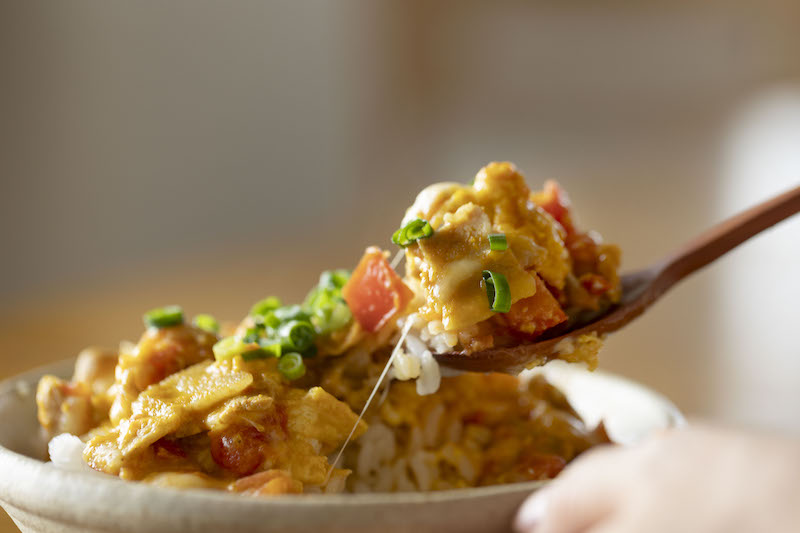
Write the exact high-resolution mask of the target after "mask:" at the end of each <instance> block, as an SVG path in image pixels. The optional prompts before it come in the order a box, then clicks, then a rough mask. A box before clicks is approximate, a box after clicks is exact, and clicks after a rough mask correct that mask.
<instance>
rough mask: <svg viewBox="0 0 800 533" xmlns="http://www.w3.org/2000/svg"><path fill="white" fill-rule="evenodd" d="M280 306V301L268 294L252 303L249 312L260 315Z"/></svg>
mask: <svg viewBox="0 0 800 533" xmlns="http://www.w3.org/2000/svg"><path fill="white" fill-rule="evenodd" d="M280 306H281V301H280V300H279V299H277V298H275V297H274V296H270V297H268V298H264V299H263V300H260V301H258V302H256V303H255V304H253V307H252V308H251V309H250V314H251V315H252V316H262V315H265V314H267V313H268V312H270V311H274V310H275V309H277V308H279V307H280Z"/></svg>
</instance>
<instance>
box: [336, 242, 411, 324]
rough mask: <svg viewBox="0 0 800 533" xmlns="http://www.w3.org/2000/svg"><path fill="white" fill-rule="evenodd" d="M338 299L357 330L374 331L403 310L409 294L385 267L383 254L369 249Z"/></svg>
mask: <svg viewBox="0 0 800 533" xmlns="http://www.w3.org/2000/svg"><path fill="white" fill-rule="evenodd" d="M342 296H343V297H344V299H345V301H346V302H347V305H348V306H349V307H350V311H352V313H353V316H354V317H355V319H356V320H357V321H358V323H359V324H361V327H363V328H364V329H365V330H367V331H371V332H374V331H378V330H379V329H380V328H381V327H383V325H384V324H386V322H388V321H389V319H391V318H392V317H393V316H394V315H395V314H397V313H398V312H399V311H402V310H403V309H405V307H406V305H408V302H409V301H411V298H412V296H413V293H412V292H411V289H409V288H408V287H406V284H405V283H403V280H401V279H400V277H399V276H398V275H397V274H396V273H395V271H394V270H393V269H392V267H391V266H390V265H389V262H388V261H387V260H386V256H385V255H384V253H383V252H381V251H380V250H379V249H378V248H375V247H371V248H367V251H366V252H365V253H364V257H362V258H361V261H360V262H359V263H358V266H357V267H356V269H355V270H354V271H353V274H352V275H351V276H350V280H349V281H348V282H347V284H345V286H344V287H343V288H342Z"/></svg>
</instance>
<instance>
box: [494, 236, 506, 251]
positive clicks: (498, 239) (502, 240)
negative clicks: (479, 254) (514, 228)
mask: <svg viewBox="0 0 800 533" xmlns="http://www.w3.org/2000/svg"><path fill="white" fill-rule="evenodd" d="M489 248H491V249H492V250H495V251H500V250H505V249H507V248H508V241H507V240H506V234H505V233H491V234H490V235H489Z"/></svg>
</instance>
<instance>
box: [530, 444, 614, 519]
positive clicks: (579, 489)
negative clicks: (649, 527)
mask: <svg viewBox="0 0 800 533" xmlns="http://www.w3.org/2000/svg"><path fill="white" fill-rule="evenodd" d="M626 453H627V451H626V450H623V449H622V448H617V447H610V446H608V447H602V448H599V449H595V450H592V451H591V452H588V453H586V454H584V455H582V456H581V457H580V458H578V459H577V460H575V461H574V462H573V463H571V464H570V465H569V466H568V467H567V468H566V470H564V472H562V473H561V475H560V476H559V477H558V478H556V479H555V480H554V481H553V482H552V484H551V485H549V486H548V487H547V488H545V489H542V490H540V491H538V492H536V493H534V494H533V495H531V496H530V497H529V498H528V499H527V500H526V501H525V502H524V503H523V504H522V506H521V507H520V510H519V512H518V513H517V517H516V520H515V522H514V527H515V528H516V530H517V531H520V532H525V533H528V532H531V533H533V532H535V533H573V532H575V533H577V532H584V531H585V530H586V529H587V528H589V527H590V526H593V525H595V524H597V523H598V522H599V521H601V520H602V519H603V518H604V517H606V516H607V515H608V514H609V513H610V512H611V511H612V510H613V508H614V504H615V501H616V499H617V497H618V495H619V493H620V491H619V490H618V487H619V486H620V481H619V479H620V476H619V474H620V468H619V467H620V464H621V463H622V462H623V460H624V456H625V454H626Z"/></svg>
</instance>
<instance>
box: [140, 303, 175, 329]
mask: <svg viewBox="0 0 800 533" xmlns="http://www.w3.org/2000/svg"><path fill="white" fill-rule="evenodd" d="M142 319H143V320H144V324H145V326H147V327H153V328H168V327H170V326H179V325H180V324H183V309H181V307H180V306H179V305H168V306H166V307H159V308H158V309H151V310H150V311H148V312H146V313H145V314H144V316H142Z"/></svg>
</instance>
